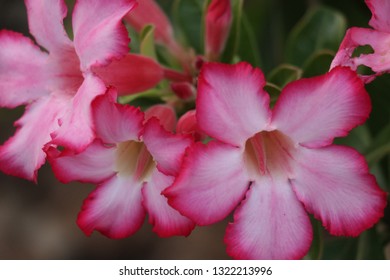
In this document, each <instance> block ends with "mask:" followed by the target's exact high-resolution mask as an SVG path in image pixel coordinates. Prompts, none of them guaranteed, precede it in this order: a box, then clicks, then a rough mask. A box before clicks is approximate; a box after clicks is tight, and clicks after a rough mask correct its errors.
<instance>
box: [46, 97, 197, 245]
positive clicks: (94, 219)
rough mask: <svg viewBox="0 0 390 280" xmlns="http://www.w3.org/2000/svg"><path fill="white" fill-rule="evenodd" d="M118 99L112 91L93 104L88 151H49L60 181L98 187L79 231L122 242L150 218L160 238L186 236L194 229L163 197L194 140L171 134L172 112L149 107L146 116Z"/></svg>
mask: <svg viewBox="0 0 390 280" xmlns="http://www.w3.org/2000/svg"><path fill="white" fill-rule="evenodd" d="M115 99H116V94H115V92H114V91H113V90H110V91H109V92H108V93H107V94H106V95H102V96H99V97H97V98H96V99H95V101H94V102H93V103H92V111H93V120H94V122H95V127H96V135H97V137H98V139H96V140H95V141H94V142H93V143H92V144H91V145H89V146H88V147H87V148H86V150H84V151H83V152H81V153H79V154H74V153H73V152H72V151H69V150H64V151H62V152H59V151H58V150H56V149H54V148H52V147H51V148H49V149H48V155H49V162H50V163H51V165H52V167H53V170H54V172H55V174H56V176H57V178H58V179H59V180H60V181H62V182H65V183H67V182H70V181H74V180H78V181H81V182H89V183H94V184H97V188H96V189H95V190H94V191H93V192H92V193H91V194H90V195H89V196H88V198H87V199H86V200H85V201H84V205H83V207H82V210H81V212H80V214H79V217H78V221H77V223H78V225H79V226H80V227H81V229H82V230H83V231H84V232H85V233H86V234H87V235H90V234H91V233H92V232H93V231H94V230H98V231H100V232H101V233H103V234H104V235H106V236H108V237H110V238H124V237H127V236H129V235H131V234H133V233H135V232H136V231H137V230H138V229H139V228H140V227H141V225H142V223H143V221H144V219H145V215H146V213H147V214H148V215H149V222H150V223H151V224H153V230H154V231H155V232H156V233H157V234H158V235H159V236H161V237H167V236H171V235H188V234H189V233H190V232H191V231H192V229H193V227H194V223H193V222H192V221H190V220H189V219H188V218H185V217H184V216H182V215H181V214H179V212H177V211H176V210H174V209H173V208H171V207H170V206H169V205H168V203H167V199H166V198H165V197H164V196H163V195H161V191H162V190H164V189H165V188H166V187H168V186H169V185H171V184H172V183H173V180H174V176H175V175H176V174H177V171H178V169H179V166H180V164H181V161H182V157H183V155H184V152H185V149H186V148H187V146H189V145H190V144H191V143H192V140H191V138H189V137H184V136H178V135H174V134H172V133H171V132H169V131H167V129H173V128H174V126H175V122H176V117H175V113H174V112H173V110H172V109H171V108H170V107H168V106H164V105H157V106H154V107H151V108H150V109H149V110H148V111H147V112H146V113H145V116H144V113H142V112H141V111H140V110H139V109H136V108H134V107H131V106H128V105H120V104H115V103H114V101H115ZM159 120H161V124H160V121H159Z"/></svg>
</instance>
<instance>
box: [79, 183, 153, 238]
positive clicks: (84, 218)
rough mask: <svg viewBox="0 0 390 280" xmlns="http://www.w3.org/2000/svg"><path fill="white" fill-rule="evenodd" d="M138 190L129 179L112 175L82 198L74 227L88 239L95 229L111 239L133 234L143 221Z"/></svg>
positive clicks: (139, 187)
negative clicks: (77, 227)
mask: <svg viewBox="0 0 390 280" xmlns="http://www.w3.org/2000/svg"><path fill="white" fill-rule="evenodd" d="M141 188H142V183H140V182H134V181H133V180H132V178H131V177H122V176H118V175H114V176H113V177H111V178H110V179H109V180H107V181H106V182H104V183H102V184H101V185H99V186H98V187H97V188H96V189H95V190H94V191H93V192H92V193H91V194H90V195H89V196H88V197H87V198H86V199H85V201H84V204H83V207H82V209H81V212H80V213H79V216H78V218H77V224H78V225H79V227H80V228H81V229H82V230H83V231H84V233H85V234H86V235H88V236H89V235H91V234H92V232H93V231H94V230H97V231H99V232H101V233H102V234H104V235H105V236H107V237H109V238H114V239H119V238H125V237H128V236H130V235H132V234H134V233H135V232H136V231H137V230H139V229H140V227H141V226H142V223H143V221H144V219H145V210H144V208H143V206H142V193H141Z"/></svg>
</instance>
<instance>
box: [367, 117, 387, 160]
mask: <svg viewBox="0 0 390 280" xmlns="http://www.w3.org/2000/svg"><path fill="white" fill-rule="evenodd" d="M364 154H365V156H366V159H367V162H368V164H369V165H370V166H372V165H374V164H375V163H377V162H378V161H380V160H381V159H382V158H383V157H385V156H386V155H389V154H390V124H389V125H387V126H386V127H385V128H383V130H382V131H381V132H380V133H379V134H378V135H377V136H376V137H375V139H374V141H372V143H371V145H370V146H369V147H368V148H367V149H366V151H365V153H364Z"/></svg>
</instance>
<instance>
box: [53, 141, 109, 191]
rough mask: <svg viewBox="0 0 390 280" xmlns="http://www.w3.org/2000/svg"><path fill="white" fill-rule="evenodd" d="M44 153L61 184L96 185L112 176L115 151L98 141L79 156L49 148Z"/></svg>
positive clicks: (68, 151)
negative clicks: (72, 182) (76, 182)
mask: <svg viewBox="0 0 390 280" xmlns="http://www.w3.org/2000/svg"><path fill="white" fill-rule="evenodd" d="M46 153H47V155H48V161H49V162H50V165H51V167H52V168H53V171H54V174H55V175H56V178H57V179H58V180H60V181H61V182H63V183H69V182H71V181H80V182H86V183H95V184H98V183H101V182H103V181H104V180H106V179H108V178H109V177H111V176H113V175H114V169H115V161H116V149H115V148H114V147H107V146H104V145H103V143H102V142H101V141H99V140H95V141H94V142H92V143H91V145H89V146H88V147H87V148H86V149H85V150H84V151H83V152H81V153H79V154H74V153H73V152H72V151H70V150H64V151H62V152H60V151H58V150H57V149H55V148H54V147H49V148H48V149H47V151H46Z"/></svg>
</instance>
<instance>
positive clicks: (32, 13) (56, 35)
mask: <svg viewBox="0 0 390 280" xmlns="http://www.w3.org/2000/svg"><path fill="white" fill-rule="evenodd" d="M25 4H26V7H27V15H28V26H29V27H30V32H31V34H32V35H34V38H35V40H36V41H37V42H38V43H39V44H40V45H41V46H43V47H44V48H45V49H47V50H48V51H49V52H50V53H61V52H62V51H64V50H65V49H70V48H72V46H73V44H72V41H71V40H70V39H69V37H68V35H67V34H66V31H65V29H64V24H63V20H64V18H65V17H66V14H67V11H68V10H67V8H66V5H65V3H64V1H63V0H25Z"/></svg>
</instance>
